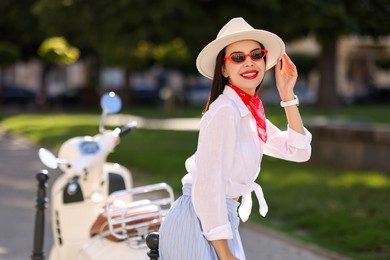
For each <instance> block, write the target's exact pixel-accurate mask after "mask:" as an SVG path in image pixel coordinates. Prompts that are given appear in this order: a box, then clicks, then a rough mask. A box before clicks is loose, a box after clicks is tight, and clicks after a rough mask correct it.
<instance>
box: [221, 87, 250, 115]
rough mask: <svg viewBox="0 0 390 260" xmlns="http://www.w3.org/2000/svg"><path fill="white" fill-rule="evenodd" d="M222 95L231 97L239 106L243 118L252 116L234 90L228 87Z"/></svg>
mask: <svg viewBox="0 0 390 260" xmlns="http://www.w3.org/2000/svg"><path fill="white" fill-rule="evenodd" d="M222 93H223V94H224V95H226V96H227V97H229V98H230V99H231V100H232V101H233V102H234V103H235V104H236V105H237V108H238V110H239V111H240V115H241V117H244V116H246V115H248V114H250V111H249V109H248V108H247V107H246V105H245V104H244V102H243V101H242V100H241V98H240V97H239V96H238V95H237V93H236V91H234V90H233V89H232V88H230V87H229V86H227V85H226V86H225V89H224V90H223V92H222Z"/></svg>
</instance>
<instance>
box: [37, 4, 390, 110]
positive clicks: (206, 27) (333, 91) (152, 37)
mask: <svg viewBox="0 0 390 260" xmlns="http://www.w3.org/2000/svg"><path fill="white" fill-rule="evenodd" d="M389 8H390V5H389V4H388V0H353V1H352V0H329V1H322V0H291V1H282V0H262V1H252V0H242V1H240V2H237V1H236V0H224V1H220V0H215V1H210V0H189V1H186V2H183V1H179V0H160V1H153V0H142V1H141V0H138V1H136V0H132V1H130V0H121V1H116V2H115V4H114V3H112V2H111V1H106V0H96V1H93V2H89V1H86V0H84V1H81V0H66V1H53V0H39V1H38V2H37V5H36V6H35V11H36V13H37V14H39V17H40V22H41V25H42V28H44V29H45V31H47V32H48V33H53V32H55V35H58V33H59V32H60V33H61V34H60V35H64V36H65V37H66V38H67V39H69V40H70V41H71V42H73V43H74V44H76V45H77V46H79V47H80V48H81V49H83V48H84V47H89V48H91V47H92V48H93V49H95V50H99V49H100V47H99V46H106V47H105V48H106V49H107V46H111V47H112V48H115V46H117V47H118V48H134V47H135V46H137V44H138V43H139V42H141V41H148V42H150V43H152V44H162V43H166V42H169V41H171V40H172V39H174V38H180V39H182V40H184V42H185V44H186V45H187V46H188V49H189V59H188V64H189V65H188V68H190V69H189V70H192V71H195V66H194V63H195V57H196V55H197V54H198V53H199V51H200V49H201V48H202V47H203V46H204V44H205V43H207V42H209V41H211V40H213V39H215V36H216V34H217V32H218V30H219V29H220V28H221V26H222V25H224V24H225V23H226V22H227V21H228V20H229V19H231V18H232V17H237V16H242V17H244V18H245V19H246V20H247V21H248V22H249V23H250V24H252V25H253V26H254V27H255V28H262V29H266V30H270V31H273V32H275V33H276V34H278V35H280V36H281V37H282V38H283V39H284V40H285V41H290V40H294V39H299V38H303V37H306V36H314V37H315V38H316V39H317V41H318V42H319V43H320V45H321V46H322V50H321V54H320V57H319V69H320V74H321V82H320V90H319V98H318V105H319V106H321V107H329V108H331V107H332V108H334V107H336V106H337V100H338V98H337V88H336V82H335V71H336V69H335V64H336V63H335V59H336V51H337V42H338V40H339V38H340V37H341V36H344V35H369V36H372V37H378V36H381V35H388V34H389V33H390V26H388V22H387V21H388V17H389V16H390V10H389ZM68 17H77V18H78V19H69V18H68ZM113 46H114V47H113Z"/></svg>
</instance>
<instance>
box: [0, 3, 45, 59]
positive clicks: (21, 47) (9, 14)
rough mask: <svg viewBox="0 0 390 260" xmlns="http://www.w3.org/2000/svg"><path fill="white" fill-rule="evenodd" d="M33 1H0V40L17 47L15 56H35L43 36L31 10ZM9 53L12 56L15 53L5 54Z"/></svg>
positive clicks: (26, 57) (24, 57)
mask: <svg viewBox="0 0 390 260" xmlns="http://www.w3.org/2000/svg"><path fill="white" fill-rule="evenodd" d="M35 2H36V1H34V0H1V1H0V38H1V39H0V40H1V41H2V42H3V43H4V42H6V43H7V44H11V45H12V46H13V48H15V49H17V51H16V52H17V54H18V55H17V58H23V59H28V58H30V57H35V56H36V55H37V54H36V47H37V46H38V45H39V44H40V43H41V42H42V40H43V39H44V37H45V33H44V32H43V31H42V30H40V28H39V26H38V19H37V17H36V16H35V15H33V14H32V12H31V7H32V5H33V4H34V3H35ZM7 49H9V48H8V47H7ZM12 52H14V51H12ZM10 54H11V56H12V58H14V57H15V56H14V54H15V53H8V54H6V55H10ZM7 59H9V58H7Z"/></svg>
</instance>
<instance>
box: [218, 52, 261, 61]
mask: <svg viewBox="0 0 390 260" xmlns="http://www.w3.org/2000/svg"><path fill="white" fill-rule="evenodd" d="M267 53H268V50H253V51H251V52H250V53H247V54H246V53H243V52H235V53H232V54H230V55H229V56H227V57H225V58H224V59H223V60H230V61H232V62H234V63H241V62H244V61H245V60H246V57H251V59H252V60H253V61H259V60H261V59H263V58H264V57H265V56H266V55H267Z"/></svg>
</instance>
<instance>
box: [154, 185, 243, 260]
mask: <svg viewBox="0 0 390 260" xmlns="http://www.w3.org/2000/svg"><path fill="white" fill-rule="evenodd" d="M226 201H227V207H228V218H229V221H230V223H231V226H232V230H233V239H228V240H227V242H228V246H229V248H230V250H231V252H232V253H233V254H234V255H235V256H236V257H237V258H238V259H240V260H245V254H244V250H243V247H242V244H241V238H240V235H239V233H238V226H239V223H240V220H239V218H238V215H237V208H238V206H239V203H238V202H237V201H235V200H233V199H226ZM159 232H160V239H159V252H160V259H161V260H218V257H217V255H216V253H215V251H214V248H213V246H212V244H211V243H210V241H208V240H207V239H206V238H205V237H204V236H203V234H202V227H201V224H200V222H199V219H198V218H197V216H196V214H195V211H194V208H193V205H192V202H191V185H190V184H185V185H184V187H183V195H182V196H181V197H180V198H178V199H177V200H176V202H175V203H174V205H173V206H172V208H171V209H170V210H169V212H168V214H167V216H166V218H165V220H164V221H163V223H162V225H161V228H160V231H159Z"/></svg>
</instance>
